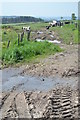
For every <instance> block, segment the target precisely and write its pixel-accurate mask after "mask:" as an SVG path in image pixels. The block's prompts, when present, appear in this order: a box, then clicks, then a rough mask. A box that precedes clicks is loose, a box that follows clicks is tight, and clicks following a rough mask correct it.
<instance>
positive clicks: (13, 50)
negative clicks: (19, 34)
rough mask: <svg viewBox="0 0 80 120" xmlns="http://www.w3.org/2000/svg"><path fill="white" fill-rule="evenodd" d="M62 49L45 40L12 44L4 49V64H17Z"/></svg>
mask: <svg viewBox="0 0 80 120" xmlns="http://www.w3.org/2000/svg"><path fill="white" fill-rule="evenodd" d="M61 51H62V49H61V48H60V47H59V46H57V45H54V44H51V43H48V42H47V41H45V42H32V41H23V42H22V43H20V45H19V46H18V45H17V44H13V45H11V46H10V47H9V48H8V49H6V48H4V49H3V50H2V61H3V64H6V65H8V64H15V63H18V62H21V61H22V62H23V61H27V62H29V61H32V59H34V58H36V57H40V56H44V55H50V54H55V53H56V52H61Z"/></svg>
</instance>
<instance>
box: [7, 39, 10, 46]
mask: <svg viewBox="0 0 80 120" xmlns="http://www.w3.org/2000/svg"><path fill="white" fill-rule="evenodd" d="M9 45H10V40H8V44H7V48H8V47H9Z"/></svg>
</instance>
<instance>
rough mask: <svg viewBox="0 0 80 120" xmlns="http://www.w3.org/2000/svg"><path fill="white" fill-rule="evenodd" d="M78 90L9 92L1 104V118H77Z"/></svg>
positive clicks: (58, 89) (57, 89)
mask: <svg viewBox="0 0 80 120" xmlns="http://www.w3.org/2000/svg"><path fill="white" fill-rule="evenodd" d="M78 102H79V101H78V92H77V90H74V91H73V90H71V89H70V88H68V87H67V88H56V89H54V90H51V91H49V92H40V91H39V92H38V91H34V92H21V93H17V92H16V91H14V92H12V93H10V95H9V96H8V98H7V99H6V100H5V101H4V104H3V106H2V109H1V110H2V118H3V119H6V118H46V119H48V118H54V119H59V118H63V119H65V118H68V119H73V118H78V117H79V114H78V108H79V107H80V106H79V103H78Z"/></svg>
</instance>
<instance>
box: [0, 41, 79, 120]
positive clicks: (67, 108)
mask: <svg viewBox="0 0 80 120" xmlns="http://www.w3.org/2000/svg"><path fill="white" fill-rule="evenodd" d="M49 40H50V39H49ZM59 46H60V47H61V48H63V49H64V51H63V52H62V53H57V54H55V55H50V56H48V57H46V58H44V59H40V60H39V61H38V63H36V62H35V63H32V64H27V65H22V66H20V68H14V70H12V72H11V69H10V68H7V71H6V74H7V75H6V74H4V72H3V75H2V95H0V101H1V102H0V116H1V115H2V117H1V118H2V119H4V120H6V119H7V118H41V119H42V118H44V119H45V120H49V119H50V118H54V119H57V120H59V118H63V119H65V118H68V119H73V118H78V119H79V118H80V113H79V112H80V111H79V109H80V102H79V99H80V95H79V88H78V87H79V86H78V84H79V82H78V76H79V75H80V68H79V67H78V64H79V63H78V61H79V58H78V45H75V44H72V45H66V44H63V43H60V44H59ZM3 71H5V69H4V70H3ZM14 71H15V72H14ZM27 75H29V76H31V77H32V79H33V77H34V78H35V77H37V78H38V80H40V79H39V78H41V80H42V81H41V83H42V84H43V82H45V81H46V79H45V78H47V79H48V80H49V78H50V77H51V78H52V79H53V78H54V77H55V78H56V77H57V78H61V79H60V80H61V81H62V79H64V81H65V85H64V84H63V83H62V84H60V82H59V81H58V82H59V83H57V85H54V86H53V87H51V88H49V89H48V86H47V90H46V91H45V90H42V89H40V90H36V89H34V90H33V89H32V90H31V89H30V90H27V89H23V87H24V85H26V86H27V84H28V83H27V84H26V81H25V80H24V79H23V78H21V81H23V82H21V81H20V82H19V83H17V84H16V85H15V84H14V82H13V86H12V87H11V88H10V90H8V89H7V87H6V85H7V86H8V85H10V84H12V82H11V81H12V80H13V81H14V79H13V77H14V78H15V77H16V80H18V79H19V78H17V77H18V76H21V77H24V76H27ZM66 78H67V81H68V84H67V82H66ZM35 79H36V78H35ZM35 79H33V80H34V81H35ZM16 80H15V81H16ZM26 80H27V78H26ZM30 80H31V79H30V77H28V81H30ZM55 80H56V79H55ZM69 80H71V81H73V82H72V84H74V87H72V85H71V84H69V83H70V82H69ZM52 81H53V80H52ZM48 82H49V81H48ZM41 83H40V82H39V85H40V84H41ZM32 84H33V86H34V82H32ZM4 86H5V87H4ZM20 86H23V87H22V91H20V89H21V88H20ZM43 87H44V86H43ZM4 88H5V89H4ZM19 88H20V89H19ZM1 113H2V114H1Z"/></svg>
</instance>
